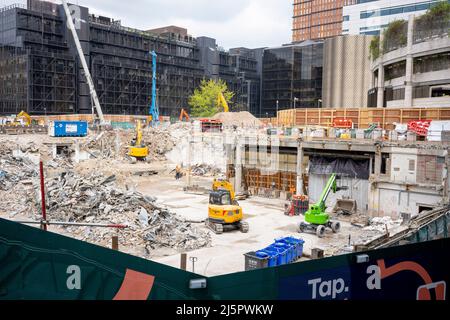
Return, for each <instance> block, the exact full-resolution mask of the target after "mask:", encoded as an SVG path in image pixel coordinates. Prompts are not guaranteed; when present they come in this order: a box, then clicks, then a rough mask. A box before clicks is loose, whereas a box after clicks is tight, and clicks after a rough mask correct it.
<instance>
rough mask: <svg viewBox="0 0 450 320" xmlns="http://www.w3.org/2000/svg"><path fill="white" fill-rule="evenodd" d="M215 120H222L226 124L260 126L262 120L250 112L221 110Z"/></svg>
mask: <svg viewBox="0 0 450 320" xmlns="http://www.w3.org/2000/svg"><path fill="white" fill-rule="evenodd" d="M213 119H214V120H220V121H222V122H223V124H224V125H225V126H238V127H259V126H260V125H262V122H261V121H259V120H258V119H257V118H256V117H255V116H253V115H252V114H251V113H250V112H247V111H243V112H221V113H218V114H216V115H215V116H214V117H213Z"/></svg>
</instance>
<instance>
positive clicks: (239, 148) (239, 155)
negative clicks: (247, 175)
mask: <svg viewBox="0 0 450 320" xmlns="http://www.w3.org/2000/svg"><path fill="white" fill-rule="evenodd" d="M242 147H243V146H242V144H241V140H240V139H239V138H237V141H236V162H235V165H234V168H235V172H236V176H235V180H234V184H235V185H234V190H236V193H240V192H241V191H242Z"/></svg>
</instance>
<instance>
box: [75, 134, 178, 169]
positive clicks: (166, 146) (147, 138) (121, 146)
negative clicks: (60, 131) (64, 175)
mask: <svg viewBox="0 0 450 320" xmlns="http://www.w3.org/2000/svg"><path fill="white" fill-rule="evenodd" d="M135 136H136V133H135V131H134V130H121V129H120V130H119V129H116V130H115V131H108V132H102V133H100V134H98V135H96V136H93V137H92V138H90V139H89V140H88V141H87V142H86V143H85V144H84V145H83V146H82V150H85V151H87V152H88V153H89V154H90V155H91V156H92V157H93V158H100V159H118V160H124V159H125V158H126V157H127V154H128V151H129V148H128V147H129V146H130V143H131V141H132V140H133V139H134V138H135ZM143 143H144V144H145V145H146V146H148V150H149V155H148V160H150V161H163V160H166V157H165V154H166V153H167V152H169V151H171V150H172V149H173V147H174V145H175V143H174V141H173V139H172V137H171V135H170V132H169V131H168V130H165V129H158V128H146V129H144V130H143Z"/></svg>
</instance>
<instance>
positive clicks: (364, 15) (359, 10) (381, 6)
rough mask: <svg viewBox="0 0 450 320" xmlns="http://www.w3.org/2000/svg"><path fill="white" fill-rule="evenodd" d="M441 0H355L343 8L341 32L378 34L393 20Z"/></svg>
mask: <svg viewBox="0 0 450 320" xmlns="http://www.w3.org/2000/svg"><path fill="white" fill-rule="evenodd" d="M441 1H442V0H357V1H355V3H354V4H348V5H346V6H344V9H343V25H342V34H365V35H379V34H380V31H381V30H382V29H383V28H385V27H387V25H388V24H389V23H390V22H392V21H394V20H407V19H408V17H409V16H410V15H411V14H413V15H415V16H418V15H421V14H424V13H425V12H426V11H427V10H428V9H429V8H430V7H431V6H432V5H435V4H436V3H439V2H441Z"/></svg>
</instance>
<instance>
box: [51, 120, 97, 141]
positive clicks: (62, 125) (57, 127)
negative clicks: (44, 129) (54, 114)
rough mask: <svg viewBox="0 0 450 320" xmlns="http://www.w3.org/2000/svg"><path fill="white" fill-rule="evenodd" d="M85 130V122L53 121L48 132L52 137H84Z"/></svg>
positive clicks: (86, 126) (85, 134)
mask: <svg viewBox="0 0 450 320" xmlns="http://www.w3.org/2000/svg"><path fill="white" fill-rule="evenodd" d="M87 130H88V123H87V122H86V121H53V122H52V123H51V124H50V128H49V130H48V132H49V135H50V136H52V137H85V136H87Z"/></svg>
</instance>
